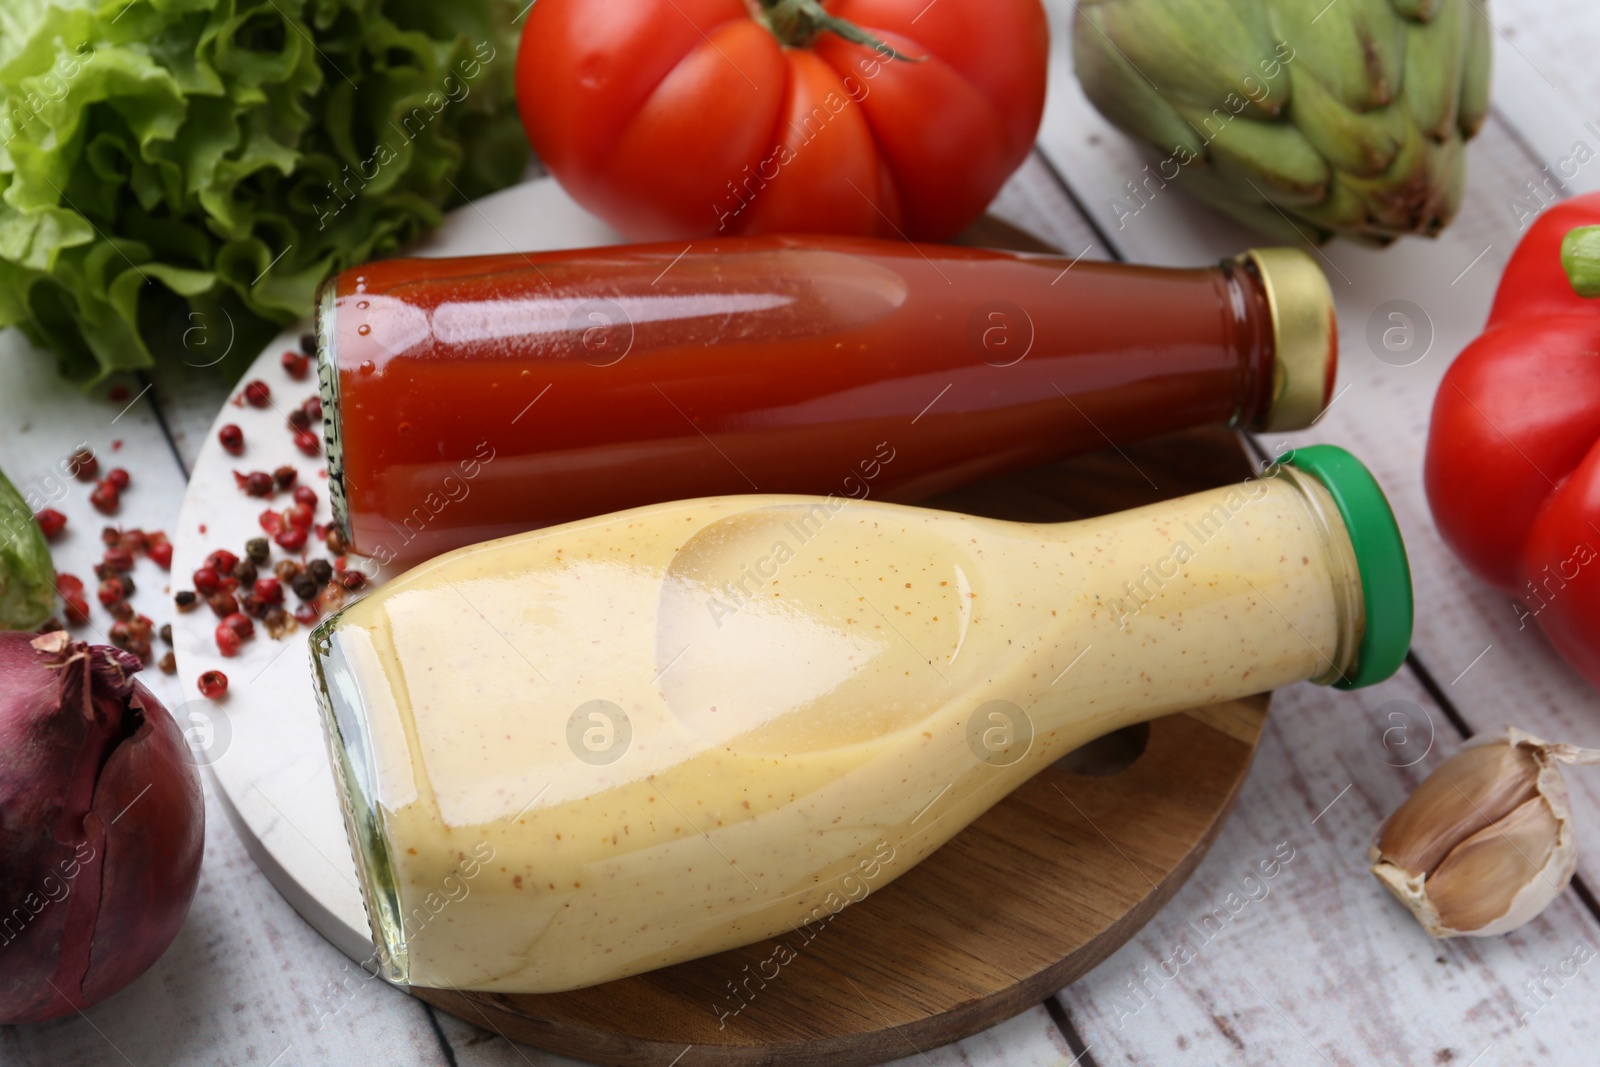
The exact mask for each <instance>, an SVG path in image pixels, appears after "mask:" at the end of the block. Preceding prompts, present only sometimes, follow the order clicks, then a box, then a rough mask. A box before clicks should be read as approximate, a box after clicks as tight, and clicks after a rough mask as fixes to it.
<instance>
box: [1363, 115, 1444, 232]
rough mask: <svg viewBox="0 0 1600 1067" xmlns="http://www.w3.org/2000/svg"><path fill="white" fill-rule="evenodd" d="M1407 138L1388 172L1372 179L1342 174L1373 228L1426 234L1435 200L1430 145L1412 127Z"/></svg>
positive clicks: (1409, 128) (1435, 191) (1436, 191)
mask: <svg viewBox="0 0 1600 1067" xmlns="http://www.w3.org/2000/svg"><path fill="white" fill-rule="evenodd" d="M1406 130H1407V135H1406V139H1405V141H1404V143H1402V145H1401V147H1400V151H1399V152H1398V153H1397V154H1396V155H1395V157H1394V162H1392V163H1390V164H1389V169H1388V170H1386V171H1384V172H1383V173H1382V174H1379V175H1375V176H1373V177H1370V178H1367V177H1359V176H1357V175H1353V174H1350V175H1344V176H1343V178H1344V181H1345V182H1346V183H1347V184H1348V185H1349V187H1350V188H1351V189H1352V190H1354V191H1355V193H1356V195H1357V196H1359V197H1360V198H1361V200H1362V202H1363V203H1364V204H1365V205H1366V209H1367V218H1368V220H1369V223H1370V224H1371V225H1373V226H1377V227H1379V228H1382V229H1385V230H1394V231H1400V232H1423V233H1425V232H1428V229H1429V220H1431V219H1432V217H1433V212H1434V209H1435V207H1436V206H1437V203H1438V200H1439V192H1440V191H1439V190H1437V189H1435V188H1434V186H1433V182H1432V167H1431V166H1430V157H1429V153H1428V148H1429V146H1430V145H1432V144H1433V142H1431V141H1429V140H1428V139H1427V138H1425V137H1423V136H1422V133H1421V131H1419V130H1418V129H1417V128H1416V127H1415V126H1411V125H1408V126H1407V127H1406Z"/></svg>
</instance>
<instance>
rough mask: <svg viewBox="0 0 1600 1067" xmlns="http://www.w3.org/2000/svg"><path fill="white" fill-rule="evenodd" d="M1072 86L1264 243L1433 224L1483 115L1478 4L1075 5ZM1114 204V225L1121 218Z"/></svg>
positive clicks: (1158, 184)
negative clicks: (1268, 237) (1270, 238)
mask: <svg viewBox="0 0 1600 1067" xmlns="http://www.w3.org/2000/svg"><path fill="white" fill-rule="evenodd" d="M1077 8H1078V14H1077V18H1076V20H1075V24H1074V27H1073V56H1074V59H1075V61H1076V65H1077V73H1078V79H1079V80H1080V81H1081V82H1082V83H1083V88H1084V91H1085V93H1087V94H1088V97H1089V99H1090V100H1091V101H1092V102H1093V103H1094V105H1095V107H1096V108H1098V109H1099V110H1100V112H1101V114H1103V115H1105V117H1106V118H1107V119H1109V120H1110V121H1111V122H1112V123H1114V124H1115V125H1117V126H1118V127H1120V128H1121V129H1122V130H1124V131H1125V132H1127V133H1129V134H1131V135H1132V136H1134V137H1136V138H1139V139H1140V140H1142V141H1144V142H1146V143H1147V144H1148V145H1150V146H1151V147H1152V148H1154V149H1155V150H1156V151H1157V153H1158V154H1159V161H1158V162H1157V163H1156V164H1155V165H1154V166H1152V167H1150V168H1148V169H1147V171H1146V172H1145V173H1143V174H1141V175H1138V176H1134V184H1133V187H1132V188H1131V189H1130V190H1129V196H1128V198H1127V205H1126V209H1125V210H1126V212H1127V214H1136V213H1137V212H1138V210H1139V209H1140V208H1141V207H1142V205H1143V204H1144V203H1145V202H1148V200H1149V199H1150V197H1151V196H1153V195H1155V194H1156V193H1157V192H1158V191H1159V190H1160V189H1162V188H1164V187H1165V186H1166V184H1167V183H1171V182H1176V184H1177V185H1179V186H1180V187H1182V188H1184V189H1187V190H1189V191H1190V192H1191V193H1192V194H1193V195H1195V196H1196V197H1198V198H1199V199H1201V200H1202V201H1204V202H1206V203H1208V204H1210V205H1211V206H1212V207H1215V208H1217V209H1218V210H1220V211H1223V212H1225V213H1226V214H1228V215H1231V216H1233V217H1234V218H1236V219H1238V220H1239V221H1240V222H1243V223H1245V224H1246V225H1249V226H1252V227H1254V228H1256V229H1258V230H1261V231H1263V232H1265V233H1269V234H1272V235H1274V236H1276V237H1279V238H1282V239H1287V240H1291V241H1292V240H1297V239H1312V240H1319V241H1320V240H1324V239H1326V238H1327V237H1329V236H1331V235H1334V234H1339V235H1342V236H1345V237H1348V238H1352V239H1354V240H1357V241H1360V242H1362V243H1366V244H1380V245H1381V244H1388V243H1389V242H1390V241H1392V240H1394V239H1395V238H1396V237H1399V236H1402V235H1404V234H1428V235H1433V234H1437V233H1438V232H1439V231H1440V230H1441V229H1443V228H1444V226H1445V225H1446V224H1448V223H1449V221H1450V219H1451V218H1452V217H1453V216H1454V215H1455V212H1456V209H1457V208H1458V207H1459V206H1460V204H1461V196H1462V192H1463V190H1464V187H1465V184H1466V152H1465V148H1464V144H1465V142H1466V140H1467V139H1468V138H1470V137H1471V136H1472V135H1473V134H1474V133H1476V132H1477V130H1478V127H1479V125H1481V124H1482V122H1483V119H1484V115H1485V114H1486V113H1487V111H1488V107H1489V65H1490V33H1491V32H1492V31H1491V28H1490V25H1489V20H1488V16H1487V15H1486V14H1485V13H1484V11H1483V9H1482V7H1481V6H1480V4H1479V2H1478V0H1332V2H1329V0H1081V3H1079V4H1078V5H1077ZM1118 214H1119V215H1120V216H1122V219H1123V221H1124V222H1125V221H1126V215H1125V214H1123V210H1121V209H1119V212H1118Z"/></svg>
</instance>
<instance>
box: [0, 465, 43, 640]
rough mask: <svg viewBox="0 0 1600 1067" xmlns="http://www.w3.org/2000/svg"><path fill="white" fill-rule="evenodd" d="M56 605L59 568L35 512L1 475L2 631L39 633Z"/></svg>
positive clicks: (0, 604)
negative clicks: (46, 542)
mask: <svg viewBox="0 0 1600 1067" xmlns="http://www.w3.org/2000/svg"><path fill="white" fill-rule="evenodd" d="M55 606H56V569H55V565H54V564H53V563H52V562H51V560H50V546H49V545H47V544H45V540H44V531H42V530H40V529H39V524H38V523H37V522H35V521H34V518H33V512H32V511H31V510H30V509H29V508H28V504H27V502H26V501H25V500H23V499H22V494H21V493H19V492H17V490H16V487H15V486H13V485H12V484H11V482H10V480H9V479H7V478H6V476H5V474H3V473H0V630H37V629H38V628H39V627H40V626H43V625H44V623H45V620H47V619H48V618H50V613H51V612H52V611H54V610H55Z"/></svg>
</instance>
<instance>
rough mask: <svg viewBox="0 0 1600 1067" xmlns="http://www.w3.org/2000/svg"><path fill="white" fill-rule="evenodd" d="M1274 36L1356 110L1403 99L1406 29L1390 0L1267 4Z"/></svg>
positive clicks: (1274, 0) (1291, 0) (1294, 62)
mask: <svg viewBox="0 0 1600 1067" xmlns="http://www.w3.org/2000/svg"><path fill="white" fill-rule="evenodd" d="M1264 2H1265V4H1266V7H1267V9H1268V11H1269V13H1270V16H1271V23H1272V28H1273V32H1274V34H1275V35H1276V36H1277V38H1278V39H1279V40H1281V41H1283V42H1284V43H1285V44H1287V45H1288V46H1289V47H1290V48H1292V49H1294V52H1293V57H1294V58H1293V59H1292V60H1291V61H1290V63H1289V65H1290V66H1291V67H1292V66H1295V65H1297V64H1304V65H1305V66H1307V67H1309V68H1310V70H1311V72H1312V73H1313V74H1315V75H1316V76H1317V80H1318V81H1319V82H1321V83H1322V84H1323V85H1325V86H1327V88H1328V91H1329V92H1330V93H1332V94H1333V96H1334V98H1335V99H1336V100H1338V101H1339V102H1340V103H1342V104H1343V105H1344V106H1345V107H1347V108H1349V109H1350V110H1352V111H1370V110H1372V109H1373V108H1376V107H1382V106H1384V105H1386V104H1388V103H1390V102H1391V101H1393V100H1394V99H1395V98H1396V97H1397V96H1399V95H1400V85H1401V79H1402V77H1403V70H1404V68H1403V64H1404V62H1405V26H1406V20H1404V19H1403V18H1401V17H1400V16H1399V15H1398V14H1397V13H1396V12H1395V10H1394V8H1393V7H1392V6H1390V0H1333V2H1332V3H1328V2H1327V0H1264ZM1251 6H1254V5H1251Z"/></svg>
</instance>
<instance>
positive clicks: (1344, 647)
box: [1269, 464, 1366, 685]
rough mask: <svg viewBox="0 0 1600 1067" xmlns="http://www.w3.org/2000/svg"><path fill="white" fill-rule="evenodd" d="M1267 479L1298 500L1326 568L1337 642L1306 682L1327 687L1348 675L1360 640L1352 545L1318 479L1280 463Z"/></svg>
mask: <svg viewBox="0 0 1600 1067" xmlns="http://www.w3.org/2000/svg"><path fill="white" fill-rule="evenodd" d="M1269 475H1270V477H1272V478H1274V479H1276V480H1277V481H1279V482H1280V483H1282V484H1283V485H1284V486H1286V487H1288V488H1290V489H1292V490H1293V491H1294V493H1295V494H1296V495H1297V496H1298V498H1299V500H1300V502H1301V504H1302V505H1303V506H1304V508H1305V510H1306V514H1307V516H1308V518H1309V519H1310V528H1311V532H1312V534H1313V537H1314V540H1315V542H1316V544H1317V545H1318V547H1320V548H1321V549H1322V552H1323V559H1324V560H1325V561H1326V564H1327V569H1328V575H1329V579H1330V582H1331V588H1330V590H1329V596H1330V598H1331V602H1332V604H1333V609H1334V627H1335V638H1336V644H1335V648H1334V652H1333V654H1332V655H1331V656H1325V657H1323V659H1324V661H1325V663H1324V666H1325V669H1324V670H1323V671H1322V673H1321V674H1319V675H1317V676H1316V677H1314V678H1312V679H1311V681H1312V682H1314V683H1315V684H1317V685H1332V684H1334V683H1335V682H1338V681H1340V680H1342V679H1346V678H1349V677H1350V676H1351V675H1353V673H1354V671H1355V668H1356V659H1357V653H1358V652H1359V650H1360V645H1361V637H1362V634H1363V633H1364V632H1365V630H1366V605H1365V598H1364V597H1363V595H1362V591H1361V568H1360V564H1359V563H1358V562H1357V560H1356V551H1355V546H1354V545H1353V544H1352V543H1351V540H1350V533H1349V531H1348V530H1347V529H1346V528H1345V523H1344V517H1343V516H1342V515H1341V514H1340V512H1339V507H1338V505H1337V504H1336V503H1335V502H1334V499H1333V496H1332V495H1331V494H1330V493H1329V492H1328V490H1327V488H1326V487H1325V486H1323V484H1322V483H1321V482H1320V481H1318V480H1317V479H1316V478H1315V477H1313V476H1312V475H1309V474H1307V473H1305V472H1304V471H1301V470H1297V469H1296V468H1294V467H1290V466H1286V465H1283V464H1279V465H1278V466H1276V467H1274V468H1273V469H1272V471H1271V472H1269Z"/></svg>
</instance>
